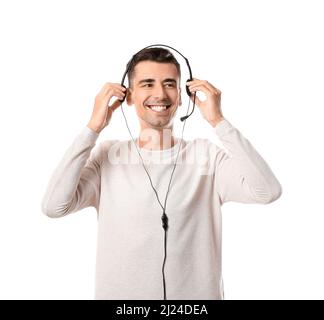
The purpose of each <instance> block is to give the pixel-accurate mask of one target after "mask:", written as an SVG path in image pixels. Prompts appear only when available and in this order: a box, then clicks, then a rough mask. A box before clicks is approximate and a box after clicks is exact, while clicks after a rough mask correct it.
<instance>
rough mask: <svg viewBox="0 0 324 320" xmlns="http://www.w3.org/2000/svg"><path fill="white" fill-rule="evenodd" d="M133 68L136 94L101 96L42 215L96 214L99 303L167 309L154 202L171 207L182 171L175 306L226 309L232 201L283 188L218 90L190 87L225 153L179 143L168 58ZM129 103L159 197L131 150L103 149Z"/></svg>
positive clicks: (174, 216)
mask: <svg viewBox="0 0 324 320" xmlns="http://www.w3.org/2000/svg"><path fill="white" fill-rule="evenodd" d="M131 63H132V65H131V66H130V69H129V71H128V78H129V83H130V84H129V88H127V89H125V88H124V87H122V86H121V85H120V84H118V83H111V82H109V83H106V84H105V85H104V86H103V88H102V89H101V91H100V92H99V93H98V95H97V96H96V99H95V103H94V107H93V112H92V115H91V118H90V121H89V122H88V124H87V126H85V127H84V129H83V130H82V132H81V133H80V134H79V135H78V136H77V137H76V138H75V140H74V141H73V143H72V145H71V146H70V148H69V149H68V150H67V151H66V153H65V155H64V157H63V159H62V160H61V162H60V163H59V165H58V167H57V169H56V171H55V172H54V174H53V175H52V177H51V179H50V181H49V185H48V188H47V191H46V193H45V195H44V198H43V201H42V210H43V212H44V213H45V214H46V215H48V216H49V217H53V218H56V217H62V216H65V215H67V214H70V213H72V212H76V211H79V210H82V209H83V208H86V207H94V208H95V209H96V212H97V217H98V246H97V261H96V294H95V297H96V298H97V299H149V300H151V299H163V289H164V287H163V282H162V274H161V265H162V262H163V259H164V247H163V244H164V231H163V229H162V227H161V208H160V206H159V204H158V202H157V201H156V200H157V199H156V197H157V198H158V197H160V198H163V199H164V196H165V195H166V194H167V191H168V185H169V180H170V175H171V172H172V169H173V168H174V165H175V163H177V167H176V170H175V171H174V177H173V180H172V184H171V186H170V196H169V198H168V199H169V201H168V206H167V208H166V211H167V214H168V219H169V227H168V242H167V259H166V264H165V277H166V282H165V283H166V287H165V288H166V296H167V299H199V300H200V299H223V285H222V263H221V257H222V254H221V240H222V237H221V206H222V205H223V204H224V203H225V202H228V201H236V202H241V203H259V204H267V203H270V202H273V201H275V200H276V199H278V198H279V197H280V195H281V185H280V183H279V182H278V180H277V179H276V177H275V176H274V174H273V172H272V171H271V169H270V167H269V166H268V165H267V163H266V162H265V160H264V159H263V158H262V157H261V156H260V154H259V153H258V152H257V151H256V150H255V149H254V147H253V146H252V145H251V143H250V142H249V141H248V140H247V139H246V138H245V137H244V136H243V135H242V134H241V133H240V131H239V130H238V129H236V128H235V127H234V126H233V125H232V124H231V123H230V122H229V121H228V120H227V119H225V118H224V116H223V114H222V111H221V92H220V90H218V89H217V88H215V87H214V86H213V85H212V84H210V83H209V82H208V81H206V80H199V79H193V80H192V81H191V82H189V83H187V86H188V87H189V90H190V92H192V93H193V92H196V91H201V92H203V93H204V94H205V96H206V100H204V101H201V100H200V99H198V98H197V97H196V103H197V106H198V107H199V110H200V112H201V114H202V116H203V117H204V119H205V120H206V125H207V126H210V128H211V130H212V131H213V132H214V134H215V136H216V135H217V136H218V137H219V139H220V141H221V142H222V143H223V145H224V147H225V148H226V149H227V151H225V149H222V148H220V147H218V146H217V145H216V144H215V143H214V142H213V141H209V140H207V139H195V140H193V141H185V140H183V139H179V138H177V137H175V136H174V132H173V121H174V117H175V114H176V112H177V109H178V107H179V106H181V89H180V78H181V73H180V66H179V63H178V62H177V60H176V59H175V58H174V56H173V55H172V54H171V53H170V52H169V51H168V50H166V49H163V48H151V49H145V50H143V51H141V52H140V53H138V54H137V55H135V57H134V59H133V60H132V62H131ZM128 66H129V65H128ZM125 96H126V99H127V103H128V105H129V106H130V107H132V106H135V109H136V114H137V117H138V120H139V123H140V132H139V135H138V138H137V139H136V142H135V143H136V145H137V147H138V149H139V150H140V153H141V157H142V159H143V160H144V161H146V160H149V162H148V163H147V166H146V168H147V170H148V172H149V174H150V176H151V177H152V180H151V183H152V185H153V184H154V186H155V188H156V190H157V193H156V194H154V193H153V191H152V188H151V187H152V185H150V183H149V181H148V179H147V176H146V173H145V171H144V170H143V166H142V164H144V162H143V163H142V162H141V161H138V162H136V163H134V162H132V161H130V159H131V158H132V156H133V157H134V156H137V154H136V152H135V151H134V149H132V141H131V140H126V141H124V140H122V141H120V140H106V141H104V142H102V143H100V144H98V145H97V146H96V147H95V145H96V140H97V138H98V136H99V134H100V133H101V131H102V130H103V129H104V128H105V127H106V126H107V125H108V124H109V122H110V120H111V117H112V114H113V112H115V110H116V109H118V107H119V106H120V105H121V102H120V101H119V99H123V98H124V97H125ZM112 98H117V100H116V101H114V102H112ZM191 99H192V100H193V98H192V97H191ZM121 126H122V125H121ZM117 155H118V156H117ZM178 156H179V159H178ZM116 158H117V161H116ZM177 159H178V160H179V164H178V162H177ZM161 160H162V161H161ZM180 160H181V161H180Z"/></svg>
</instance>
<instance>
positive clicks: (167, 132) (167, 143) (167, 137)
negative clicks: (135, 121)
mask: <svg viewBox="0 0 324 320" xmlns="http://www.w3.org/2000/svg"><path fill="white" fill-rule="evenodd" d="M137 141H138V146H139V147H140V148H143V149H148V150H165V149H170V148H172V147H173V146H174V145H175V144H176V143H177V140H176V138H175V137H174V136H173V128H168V129H161V130H160V129H152V128H145V129H141V132H140V135H139V138H138V139H137Z"/></svg>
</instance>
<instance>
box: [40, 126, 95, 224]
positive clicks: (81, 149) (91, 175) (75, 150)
mask: <svg viewBox="0 0 324 320" xmlns="http://www.w3.org/2000/svg"><path fill="white" fill-rule="evenodd" d="M98 136H99V134H98V133H96V132H95V131H93V130H91V129H90V128H88V127H85V128H84V129H83V130H82V132H81V133H80V134H79V135H78V136H77V137H76V138H75V140H74V141H73V143H72V145H71V146H70V147H69V148H68V150H67V151H66V153H65V155H64V156H63V159H62V160H61V162H60V163H59V165H58V167H57V168H56V170H55V171H54V173H53V174H52V177H51V179H50V181H49V183H48V186H47V190H46V192H45V195H44V196H43V199H42V205H41V206H42V211H43V213H44V214H46V215H47V216H49V217H51V218H59V217H62V216H65V215H67V214H69V213H72V212H76V211H78V210H81V209H83V208H86V207H89V206H93V207H95V208H96V209H97V210H98V206H99V195H100V164H101V152H100V146H98V147H95V148H93V147H94V146H95V142H96V140H97V138H98ZM92 149H93V150H92Z"/></svg>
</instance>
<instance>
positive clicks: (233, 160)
mask: <svg viewBox="0 0 324 320" xmlns="http://www.w3.org/2000/svg"><path fill="white" fill-rule="evenodd" d="M212 130H213V131H214V133H215V134H217V136H218V137H219V139H220V141H221V142H222V143H223V145H224V147H225V148H226V149H227V150H228V152H225V151H224V150H223V149H220V151H219V152H218V153H217V155H216V171H215V184H216V190H217V191H218V194H219V197H220V199H221V202H222V203H224V202H227V201H235V202H241V203H260V204H267V203H270V202H273V201H275V200H276V199H278V198H279V197H280V195H281V193H282V189H281V185H280V183H279V181H278V180H277V178H276V177H275V175H274V174H273V172H272V171H271V169H270V167H269V166H268V165H267V163H266V162H265V160H264V159H263V158H262V157H261V156H260V154H259V153H258V152H257V151H256V150H255V149H254V147H253V146H252V145H251V143H250V142H249V141H248V140H247V139H246V138H245V137H243V135H242V134H241V133H240V131H239V130H237V129H236V128H235V127H234V126H233V125H232V124H231V123H230V122H229V121H228V120H227V119H224V120H222V121H221V122H219V123H218V124H217V125H216V127H214V128H213V129H212Z"/></svg>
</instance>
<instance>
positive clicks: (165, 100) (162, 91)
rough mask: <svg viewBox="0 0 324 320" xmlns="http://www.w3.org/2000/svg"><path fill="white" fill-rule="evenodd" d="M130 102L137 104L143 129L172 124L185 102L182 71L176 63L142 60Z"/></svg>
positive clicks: (130, 103) (165, 126)
mask: <svg viewBox="0 0 324 320" xmlns="http://www.w3.org/2000/svg"><path fill="white" fill-rule="evenodd" d="M127 103H128V105H132V104H134V105H135V108H136V113H137V116H138V118H139V121H140V125H141V128H142V129H145V128H153V129H163V128H170V127H172V122H173V118H174V116H175V114H176V111H177V108H178V106H180V105H181V89H180V88H179V74H178V71H177V68H176V66H175V65H174V64H172V63H158V62H154V61H141V62H139V63H138V64H137V65H136V66H135V69H134V76H133V81H132V86H131V88H130V89H129V94H128V96H127Z"/></svg>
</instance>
